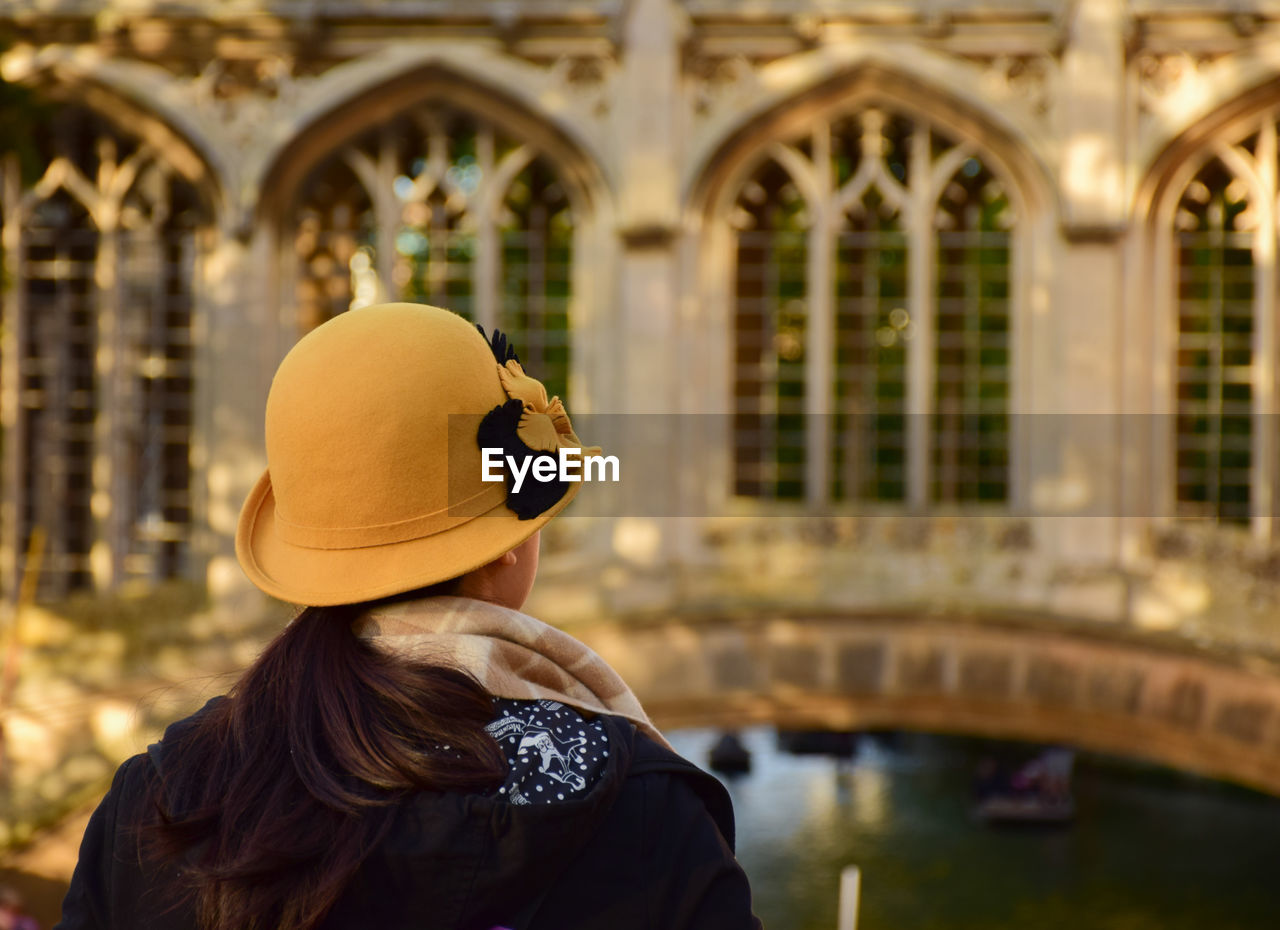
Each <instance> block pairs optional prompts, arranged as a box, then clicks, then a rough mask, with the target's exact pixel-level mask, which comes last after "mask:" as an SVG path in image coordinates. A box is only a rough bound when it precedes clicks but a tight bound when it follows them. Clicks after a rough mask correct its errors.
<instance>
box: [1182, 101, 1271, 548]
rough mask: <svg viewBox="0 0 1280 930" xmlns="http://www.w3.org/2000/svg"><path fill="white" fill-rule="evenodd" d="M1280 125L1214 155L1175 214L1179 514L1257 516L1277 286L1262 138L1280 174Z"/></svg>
mask: <svg viewBox="0 0 1280 930" xmlns="http://www.w3.org/2000/svg"><path fill="white" fill-rule="evenodd" d="M1275 136H1276V131H1275V125H1274V123H1271V122H1268V123H1267V124H1266V126H1265V127H1264V128H1263V129H1262V130H1260V131H1258V132H1255V133H1253V134H1252V135H1251V136H1249V138H1247V139H1245V140H1244V141H1243V142H1242V143H1240V144H1239V145H1237V146H1234V147H1232V148H1230V149H1225V147H1224V154H1225V157H1226V161H1227V162H1230V167H1229V166H1228V164H1227V163H1224V160H1223V158H1221V157H1212V158H1210V159H1209V160H1208V161H1207V162H1206V163H1205V164H1204V165H1203V166H1202V167H1201V168H1200V170H1199V171H1198V172H1197V173H1196V175H1195V177H1194V178H1192V180H1191V182H1190V183H1189V184H1188V185H1187V187H1186V188H1185V190H1183V191H1182V195H1181V198H1180V199H1179V201H1178V208H1177V211H1176V213H1175V215H1174V227H1175V232H1174V237H1175V241H1176V246H1177V265H1176V274H1177V301H1178V304H1177V328H1176V343H1175V345H1176V349H1175V351H1176V373H1177V387H1176V395H1177V396H1176V405H1177V406H1176V421H1175V422H1176V451H1175V456H1176V459H1175V461H1176V481H1175V485H1176V495H1177V512H1178V514H1179V515H1180V516H1191V517H1212V518H1216V519H1219V520H1223V521H1227V522H1238V523H1248V522H1249V518H1250V516H1251V504H1252V501H1253V498H1254V493H1253V487H1252V486H1253V483H1254V480H1255V479H1254V476H1253V468H1254V464H1255V461H1254V435H1253V414H1254V386H1253V379H1254V377H1255V375H1256V371H1255V364H1254V363H1255V357H1254V351H1255V345H1256V343H1255V339H1256V337H1257V334H1256V333H1255V331H1254V329H1255V323H1254V321H1255V315H1256V313H1257V312H1258V307H1257V304H1258V300H1259V298H1260V297H1261V296H1262V295H1261V294H1260V292H1259V291H1260V289H1259V283H1260V282H1259V280H1258V273H1259V272H1262V273H1263V274H1264V275H1265V276H1266V279H1265V281H1264V282H1262V283H1261V287H1262V289H1266V288H1270V289H1272V290H1274V288H1275V287H1276V283H1277V282H1276V280H1275V271H1274V261H1273V258H1272V256H1274V249H1275V244H1274V243H1275V235H1276V231H1275V219H1274V217H1272V218H1271V220H1270V222H1267V221H1266V219H1265V218H1264V215H1263V214H1265V213H1267V212H1268V211H1267V210H1266V208H1263V210H1261V211H1260V210H1259V209H1258V207H1257V202H1258V201H1259V200H1260V199H1261V198H1268V199H1269V202H1271V203H1274V202H1275V197H1276V191H1275V190H1274V180H1273V181H1272V188H1273V189H1272V190H1270V191H1269V192H1268V191H1264V190H1261V189H1259V186H1258V185H1259V184H1260V183H1261V179H1262V176H1263V175H1264V174H1266V172H1261V171H1259V168H1260V167H1261V166H1260V165H1259V164H1258V159H1259V156H1260V146H1263V147H1265V148H1267V149H1269V152H1270V155H1269V157H1270V159H1271V161H1272V162H1273V164H1272V165H1271V171H1270V172H1269V174H1270V176H1271V177H1272V178H1274V174H1275V164H1274V161H1275Z"/></svg>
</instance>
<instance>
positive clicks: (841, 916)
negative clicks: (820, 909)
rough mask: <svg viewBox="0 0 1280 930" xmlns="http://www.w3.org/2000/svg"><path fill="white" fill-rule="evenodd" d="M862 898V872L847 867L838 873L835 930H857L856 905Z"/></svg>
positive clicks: (856, 868) (850, 866) (855, 868)
mask: <svg viewBox="0 0 1280 930" xmlns="http://www.w3.org/2000/svg"><path fill="white" fill-rule="evenodd" d="M861 898H862V871H861V870H860V869H859V868H858V867H857V866H856V865H847V866H845V867H844V870H843V871H842V872H841V873H840V910H839V911H838V916H837V918H836V930H858V904H859V901H860V899H861Z"/></svg>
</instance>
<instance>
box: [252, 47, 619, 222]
mask: <svg viewBox="0 0 1280 930" xmlns="http://www.w3.org/2000/svg"><path fill="white" fill-rule="evenodd" d="M472 51H476V50H472ZM456 52H457V50H456V49H452V50H451V49H449V48H447V47H440V48H436V47H430V48H425V49H419V48H417V47H416V46H414V47H410V48H407V49H396V48H392V49H389V50H387V52H386V53H385V54H384V53H380V54H379V56H378V57H377V59H376V60H359V61H356V62H351V63H349V64H346V65H339V66H338V67H336V68H334V69H332V70H331V71H329V72H326V73H325V74H324V75H323V76H321V78H319V79H318V81H317V87H316V88H313V90H317V89H318V86H319V84H324V85H325V86H327V87H331V88H332V91H333V92H332V93H329V94H319V93H314V92H313V93H311V94H310V95H309V100H308V103H307V104H306V105H304V106H303V107H301V108H299V110H297V111H296V112H295V113H294V114H292V119H291V124H290V125H289V126H288V127H287V129H286V131H284V132H282V133H280V138H281V141H280V142H279V144H278V145H276V146H275V147H273V149H272V150H271V152H270V154H269V155H268V156H266V157H265V158H264V161H263V165H262V167H261V170H260V181H259V186H260V188H261V190H262V191H263V192H264V194H263V196H262V198H261V200H260V202H259V210H260V212H261V214H262V215H263V216H265V217H267V218H269V219H271V220H272V221H274V222H278V221H279V217H280V215H281V213H282V211H283V210H285V209H287V205H288V204H289V203H290V202H291V201H292V199H293V197H294V196H295V193H296V191H297V188H298V185H299V184H300V183H301V181H302V179H303V178H304V177H306V175H307V173H308V172H309V171H310V170H311V169H312V168H313V167H314V166H315V165H316V164H317V163H318V162H319V161H320V160H321V159H323V158H324V157H326V156H327V155H328V154H329V153H331V152H332V151H334V150H335V149H336V148H337V147H338V146H340V145H341V144H342V143H343V142H345V141H347V140H349V139H351V138H354V137H356V136H358V135H359V134H361V133H363V132H365V131H367V130H369V129H371V128H373V127H375V126H377V125H378V124H379V123H381V122H383V121H385V120H387V119H389V118H391V117H393V116H395V115H397V114H399V113H402V112H404V111H405V110H407V109H409V108H410V107H413V106H414V105H416V104H420V103H424V102H428V101H430V100H432V99H441V98H445V97H447V98H448V100H449V101H450V102H452V103H453V104H455V105H456V106H458V107H460V108H462V109H467V110H471V111H473V112H476V113H478V114H481V115H485V116H488V117H490V118H492V119H494V120H495V121H499V122H501V123H502V124H503V125H504V126H507V127H509V128H510V129H511V130H512V131H513V132H514V133H515V134H516V135H518V136H520V137H521V138H522V139H525V140H527V141H529V142H531V143H532V144H534V145H536V146H537V147H538V149H539V150H540V151H542V152H544V153H546V154H547V155H548V157H549V158H550V159H551V160H552V161H553V162H554V163H555V165H556V167H557V168H558V169H559V170H561V171H562V172H563V173H564V175H565V179H566V181H567V182H568V183H569V185H570V189H571V192H572V193H571V196H572V197H573V198H574V200H575V202H574V209H575V211H579V212H582V213H583V214H584V215H585V214H587V213H590V212H596V213H598V212H600V211H602V210H606V209H608V207H609V203H610V197H609V185H608V182H607V179H606V178H605V176H604V173H603V170H602V166H603V164H604V161H603V160H602V159H601V158H600V157H599V150H598V147H597V145H596V142H595V140H593V139H591V138H590V137H589V135H588V134H587V133H585V132H583V131H582V130H581V128H580V127H578V126H577V125H576V124H575V123H574V122H573V121H572V120H570V119H567V118H565V116H564V114H563V113H557V112H549V111H548V110H547V108H546V107H544V106H543V105H541V103H540V102H539V101H538V100H537V99H536V98H535V97H534V96H533V95H532V94H531V93H529V92H528V91H529V89H530V88H531V87H537V86H540V85H543V84H545V83H546V81H547V77H546V75H545V73H544V72H542V71H541V70H539V69H536V68H534V67H533V66H531V65H526V64H523V63H520V62H516V61H514V60H512V59H510V58H506V57H502V56H497V55H494V54H492V53H477V54H473V55H470V56H469V57H464V56H460V55H458V54H456ZM339 90H341V93H338V91H339Z"/></svg>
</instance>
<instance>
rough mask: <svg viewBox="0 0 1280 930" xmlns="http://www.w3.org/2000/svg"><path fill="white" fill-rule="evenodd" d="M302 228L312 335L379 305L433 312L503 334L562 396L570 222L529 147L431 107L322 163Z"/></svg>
mask: <svg viewBox="0 0 1280 930" xmlns="http://www.w3.org/2000/svg"><path fill="white" fill-rule="evenodd" d="M293 221H294V229H295V236H294V251H295V254H296V257H297V259H298V269H299V274H298V278H297V282H298V283H297V303H298V306H299V308H300V310H299V312H300V315H301V316H300V320H299V322H300V325H301V326H302V328H303V329H306V328H309V327H311V326H315V325H317V324H319V323H321V322H323V321H324V320H326V319H328V318H330V317H331V316H333V315H335V314H337V313H340V312H343V311H345V310H348V309H358V308H359V307H361V306H366V305H368V304H371V303H375V302H377V301H379V300H409V301H415V302H421V303H429V304H435V305H437V306H441V307H446V308H448V309H450V310H454V311H456V312H458V313H461V314H463V315H464V316H466V317H468V318H469V319H472V320H475V321H476V322H479V323H482V324H484V325H485V327H486V328H492V327H494V326H497V327H499V328H501V329H503V330H504V331H506V332H507V333H508V334H509V335H510V336H511V338H512V340H513V342H514V344H515V345H516V346H517V348H518V350H519V352H520V357H521V359H522V360H523V361H524V362H525V363H526V365H527V366H528V368H529V370H530V371H531V372H533V373H534V374H536V375H537V376H538V377H539V379H540V380H542V381H543V383H544V384H546V386H547V389H548V391H551V392H552V393H557V394H560V395H561V396H562V397H563V396H564V395H565V394H566V392H567V389H568V381H569V365H570V359H569V290H570V269H571V262H572V240H573V216H572V211H571V209H570V205H569V199H568V195H567V193H566V191H565V189H564V187H563V185H562V183H561V181H560V179H559V176H558V174H557V172H556V171H555V169H554V166H553V165H551V163H550V162H549V160H548V159H547V158H546V157H545V156H543V155H540V154H539V153H538V152H536V151H535V150H534V149H533V148H532V147H530V146H529V145H528V144H526V143H523V142H521V141H519V140H517V139H515V138H512V137H511V136H509V135H508V134H506V133H505V132H503V131H502V130H500V129H499V128H498V127H496V126H494V125H493V124H491V123H489V122H487V121H485V120H483V119H481V118H479V117H477V116H474V115H472V114H469V113H464V112H461V111H457V110H454V109H452V108H450V107H447V106H445V105H442V104H432V105H426V106H422V107H420V108H418V109H415V110H413V111H412V112H409V113H406V114H403V115H401V116H400V117H398V118H396V119H395V120H392V121H390V122H388V123H386V124H384V125H382V126H379V127H377V128H375V129H373V130H370V131H369V132H367V133H365V134H364V135H362V136H361V137H359V138H357V139H355V140H353V141H352V142H351V143H349V144H348V145H346V146H344V147H343V148H342V149H341V150H340V151H337V152H335V153H334V154H333V155H332V156H331V157H330V158H328V159H327V160H326V161H324V162H323V163H322V164H320V165H319V166H317V167H316V169H315V170H314V171H312V172H311V174H310V176H309V177H308V178H307V180H306V181H305V182H304V185H303V188H302V190H301V193H300V196H299V199H298V202H297V207H296V210H295V212H294V218H293Z"/></svg>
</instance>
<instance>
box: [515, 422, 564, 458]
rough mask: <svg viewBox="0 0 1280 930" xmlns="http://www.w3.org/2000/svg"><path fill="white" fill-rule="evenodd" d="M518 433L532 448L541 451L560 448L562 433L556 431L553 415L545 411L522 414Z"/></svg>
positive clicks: (552, 450) (522, 440) (521, 439)
mask: <svg viewBox="0 0 1280 930" xmlns="http://www.w3.org/2000/svg"><path fill="white" fill-rule="evenodd" d="M516 435H517V436H519V437H520V441H521V442H523V443H524V444H525V445H526V446H528V447H529V448H530V449H536V450H538V451H539V452H554V451H556V449H558V448H560V434H559V433H557V432H556V425H555V424H554V423H552V422H551V417H549V416H547V415H546V414H545V413H525V414H523V415H521V417H520V425H519V426H517V427H516Z"/></svg>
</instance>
